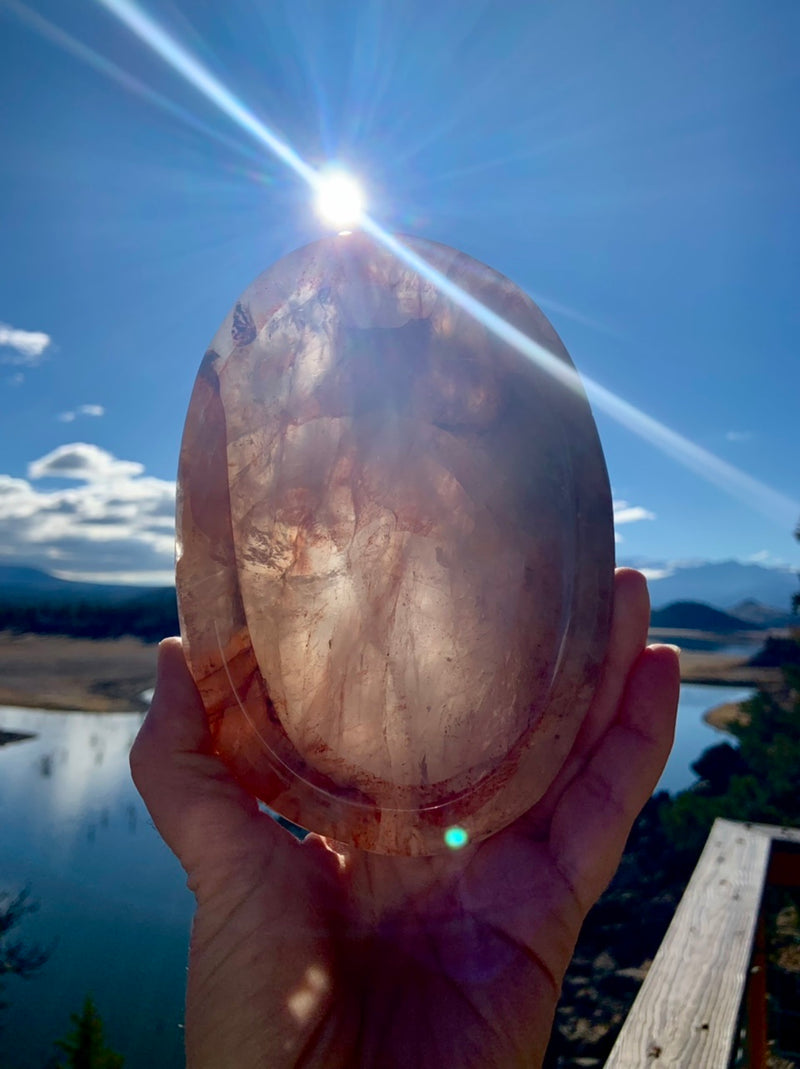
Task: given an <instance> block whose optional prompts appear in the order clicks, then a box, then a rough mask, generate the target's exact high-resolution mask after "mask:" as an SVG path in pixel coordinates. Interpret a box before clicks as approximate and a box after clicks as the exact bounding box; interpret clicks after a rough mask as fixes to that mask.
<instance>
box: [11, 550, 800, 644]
mask: <svg viewBox="0 0 800 1069" xmlns="http://www.w3.org/2000/svg"><path fill="white" fill-rule="evenodd" d="M726 581H727V582H728V584H729V585H728V586H727V587H725V586H724V583H725V582H726ZM649 586H650V592H651V601H652V604H653V606H654V608H653V611H652V613H651V626H652V627H660V628H664V629H678V630H694V631H707V632H714V633H717V634H729V633H734V632H737V631H756V630H766V629H769V628H778V627H788V626H793V625H797V624H800V618H798V617H797V616H793V615H792V614H791V613H790V612H789V611H788V608H787V609H781V608H776V607H775V605H776V604H785V605H788V604H791V597H792V595H793V594H794V593H795V591H796V590H797V576H796V575H795V574H794V573H792V572H790V571H789V570H780V569H769V568H764V567H763V566H761V565H757V564H752V565H743V564H739V563H738V562H737V561H727V562H722V563H721V564H705V565H691V566H684V567H680V568H676V569H675V571H674V572H673V573H672V574H671V575H669V576H665V577H664V578H660V579H651V580H649ZM686 590H689V591H691V593H690V594H686V593H684V591H686ZM703 590H705V591H707V592H708V591H712V592H713V591H716V592H717V594H718V598H717V599H716V600H713V601H712V599H711V598H708V597H703V596H701V594H702V591H703ZM754 590H760V591H762V593H764V592H765V593H766V595H767V598H768V597H769V596H770V595H777V597H776V598H775V600H774V601H768V600H766V598H763V597H756V596H754V595H753V593H752V591H754ZM675 591H678V592H679V596H677V597H672V596H671V594H672V593H673V592H675ZM697 591H699V592H700V593H697ZM731 591H732V592H733V593H731ZM742 591H746V592H747V596H746V597H744V598H741V597H738V595H739V594H741V593H742ZM665 597H668V600H667V601H666V602H665V601H664V598H665ZM728 610H729V611H728ZM177 626H178V617H177V604H176V595H175V588H174V587H148V586H126V585H123V584H116V585H110V584H100V583H86V582H71V581H69V580H65V579H59V578H57V577H56V576H54V575H50V574H49V573H48V572H45V571H42V570H41V569H37V568H31V567H17V566H13V565H0V630H3V629H10V630H14V631H32V632H37V633H40V634H41V633H43V634H68V635H82V636H86V637H93V638H101V637H114V636H117V635H122V634H130V635H135V636H138V637H140V638H143V639H144V640H145V641H148V642H149V641H155V640H157V639H160V638H162V637H163V636H164V635H167V634H174V633H175V632H176V630H177Z"/></svg>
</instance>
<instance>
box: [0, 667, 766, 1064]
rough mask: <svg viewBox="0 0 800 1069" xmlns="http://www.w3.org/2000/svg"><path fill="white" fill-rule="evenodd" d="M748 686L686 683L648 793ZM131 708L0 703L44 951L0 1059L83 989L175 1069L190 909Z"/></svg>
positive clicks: (3, 848)
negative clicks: (664, 760) (131, 754)
mask: <svg viewBox="0 0 800 1069" xmlns="http://www.w3.org/2000/svg"><path fill="white" fill-rule="evenodd" d="M748 693H749V692H748V691H743V690H736V689H733V688H730V687H710V686H699V685H684V686H683V687H682V688H681V705H680V711H679V717H678V730H677V736H676V741H675V747H674V749H673V752H672V756H671V757H670V761H669V764H668V765H667V768H666V771H665V772H664V775H663V777H662V780H661V783H660V784H659V786H660V787H662V788H664V789H666V790H670V791H676V790H681V789H683V788H685V787H688V786H689V785H690V784H691V782H692V780H693V776H692V773H691V772H690V770H689V766H690V764H691V762H692V761H694V760H695V759H696V758H697V757H698V756H699V754H700V752H701V751H702V750H703V749H705V748H706V747H707V746H710V745H713V744H714V743H716V742H719V741H721V738H722V737H721V736H720V735H719V734H718V733H717V732H715V731H713V729H711V728H709V727H708V726H707V725H706V724H705V723H704V722H703V720H702V714H703V713H704V712H705V711H706V710H707V709H709V708H711V707H712V706H714V705H718V704H720V703H721V702H723V701H739V700H741V699H743V698H745V697H747V695H748ZM141 719H142V717H141V714H134V713H131V714H128V713H113V714H104V715H102V716H98V715H91V714H88V713H43V712H38V711H35V710H27V709H0V729H5V730H8V731H29V732H35V733H36V737H35V738H33V739H30V740H27V741H24V742H17V743H14V744H12V745H9V746H6V747H3V748H2V749H0V888H2V889H4V890H8V891H15V890H18V889H20V888H22V887H24V886H26V885H30V887H31V890H32V893H33V896H34V897H35V898H36V899H38V901H39V903H40V907H41V908H40V910H39V912H38V913H37V914H36V915H35V916H34V917H32V918H30V919H29V921H28V922H26V929H25V932H24V933H23V934H28V935H29V937H30V938H31V939H32V940H36V941H38V942H40V943H44V944H49V943H50V942H51V941H52V940H54V939H56V940H57V945H56V949H55V952H54V954H53V956H52V958H51V959H50V961H49V962H48V963H47V964H46V965H45V966H44V968H43V969H42V970H41V972H40V973H39V974H38V975H37V976H35V977H34V978H33V979H31V980H30V981H28V982H27V983H21V982H19V981H16V982H15V981H14V980H11V981H9V984H8V988H7V997H8V1001H9V1003H10V1006H9V1008H8V1010H6V1011H5V1012H4V1013H3V1014H2V1016H0V1024H2V1025H3V1026H4V1027H3V1028H0V1065H2V1066H6V1065H9V1066H11V1065H13V1066H14V1067H15V1069H41V1067H42V1066H43V1065H44V1064H45V1062H46V1060H47V1057H48V1056H49V1055H50V1054H51V1053H52V1047H51V1042H52V1040H53V1039H54V1038H56V1037H59V1036H63V1035H64V1034H65V1033H66V1032H67V1030H68V1028H69V1015H70V1013H72V1012H76V1011H77V1010H78V1009H79V1008H80V1007H81V1005H82V1003H83V1000H84V997H85V995H86V994H87V993H89V992H91V993H92V995H93V997H94V999H95V1001H96V1003H97V1005H98V1007H99V1010H100V1013H101V1015H102V1017H103V1020H104V1022H105V1024H106V1028H107V1033H108V1042H109V1044H110V1045H111V1046H112V1047H113V1048H114V1049H116V1050H119V1051H120V1052H121V1053H122V1054H124V1056H125V1066H126V1069H152V1067H153V1066H156V1067H158V1069H172V1067H175V1069H178V1067H179V1066H181V1065H183V1054H182V1037H181V1020H182V1016H183V992H184V983H185V967H186V949H187V943H188V932H189V922H190V916H191V910H192V904H191V896H190V895H189V892H188V891H187V890H186V887H185V882H184V876H183V872H182V870H181V869H180V867H179V865H178V863H177V862H176V861H175V859H174V858H173V857H172V855H171V854H170V853H169V851H168V850H167V849H166V847H165V846H164V845H163V843H162V842H161V840H160V839H159V837H158V835H157V833H156V831H155V829H154V828H153V826H152V824H151V822H150V819H149V817H148V814H147V811H146V810H145V808H144V806H143V804H142V802H141V800H140V799H139V796H138V795H137V793H136V791H135V789H134V787H133V785H132V783H131V781H130V776H129V773H128V751H129V750H130V746H131V743H132V742H133V739H134V737H135V735H136V731H137V730H138V727H139V724H140V722H141Z"/></svg>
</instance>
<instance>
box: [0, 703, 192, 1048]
mask: <svg viewBox="0 0 800 1069" xmlns="http://www.w3.org/2000/svg"><path fill="white" fill-rule="evenodd" d="M140 722H141V715H139V714H127V713H115V714H104V715H102V716H97V715H92V714H87V713H66V714H65V713H44V712H38V711H33V710H27V709H19V710H17V709H2V710H0V727H2V728H6V729H7V730H19V731H32V732H36V733H37V737H36V738H35V739H31V740H28V741H25V742H17V743H12V744H10V745H8V746H5V747H3V748H2V749H0V889H2V890H9V891H16V890H18V889H20V888H22V887H24V886H26V885H27V886H29V887H30V889H31V894H32V897H33V898H35V899H36V900H37V901H38V902H39V910H38V912H37V913H36V914H35V915H34V916H33V917H31V918H29V919H28V920H27V921H26V922H25V925H24V927H23V928H21V929H20V932H21V934H24V935H26V936H29V937H30V938H35V939H36V940H38V941H40V942H42V943H45V944H50V943H51V942H55V948H54V950H53V954H52V957H51V958H50V960H49V961H48V962H47V964H46V965H44V967H43V968H42V969H41V970H40V971H39V972H38V973H37V974H35V975H34V976H33V977H31V978H30V979H29V980H27V981H20V980H19V979H15V978H11V979H9V981H8V983H7V985H6V988H5V993H4V996H3V998H4V1001H6V1002H8V1003H9V1006H8V1008H7V1009H6V1010H4V1011H0V1066H3V1067H4V1069H42V1067H43V1066H44V1065H45V1063H46V1061H47V1059H48V1058H49V1057H50V1055H52V1053H53V1047H52V1040H53V1039H55V1038H58V1037H63V1036H64V1035H65V1034H66V1033H67V1032H68V1031H69V1030H70V1027H71V1026H70V1020H69V1016H70V1014H71V1013H73V1012H77V1011H79V1010H80V1009H81V1007H82V1005H83V1001H84V998H85V996H86V994H87V993H90V992H91V994H92V996H93V998H94V1000H95V1002H96V1004H97V1006H98V1008H99V1010H100V1014H101V1016H102V1018H103V1021H104V1023H105V1025H106V1030H107V1036H108V1042H109V1045H110V1046H112V1047H113V1048H114V1049H115V1050H118V1051H120V1052H121V1053H123V1054H124V1055H125V1066H126V1069H162V1067H164V1069H173V1067H174V1069H179V1067H180V1066H182V1065H183V1042H182V1031H181V1022H182V1018H183V994H184V984H185V970H186V947H187V941H188V933H189V924H190V918H191V911H192V899H191V895H190V894H189V892H188V891H187V889H186V886H185V877H184V874H183V871H182V869H181V868H180V866H179V865H178V863H177V861H175V859H174V858H173V857H172V855H171V854H170V852H169V851H168V850H167V848H166V847H165V846H164V844H163V843H162V842H161V839H160V838H159V836H158V834H157V833H156V831H155V829H154V828H153V826H152V824H151V823H150V819H149V817H148V815H147V811H146V810H145V808H144V805H143V804H142V802H141V801H140V799H139V797H138V795H137V793H136V791H135V789H134V787H133V784H132V783H131V781H130V776H129V773H128V761H127V755H128V751H129V749H130V746H131V743H132V741H133V739H134V737H135V735H136V731H137V730H138V727H139V724H140Z"/></svg>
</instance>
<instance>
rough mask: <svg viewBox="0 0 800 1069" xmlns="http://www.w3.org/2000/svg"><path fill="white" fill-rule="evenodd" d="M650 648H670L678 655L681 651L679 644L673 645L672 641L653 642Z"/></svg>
mask: <svg viewBox="0 0 800 1069" xmlns="http://www.w3.org/2000/svg"><path fill="white" fill-rule="evenodd" d="M650 649H651V650H672V652H673V653H677V655H678V656H679V657H680V655H681V653H682V652H683V651H682V650H681V648H680V646H676V645H674V644H673V643H672V642H654V643H653V644H652V646H651V647H650Z"/></svg>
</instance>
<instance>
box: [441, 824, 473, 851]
mask: <svg viewBox="0 0 800 1069" xmlns="http://www.w3.org/2000/svg"><path fill="white" fill-rule="evenodd" d="M444 842H445V846H449V847H450V849H451V850H461V849H462V848H463V847H465V846H466V845H467V843H468V842H469V832H468V831H467V830H466V828H460V827H459V826H458V825H457V824H454V825H453V827H452V828H448V829H447V831H446V832H445V833H444Z"/></svg>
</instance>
